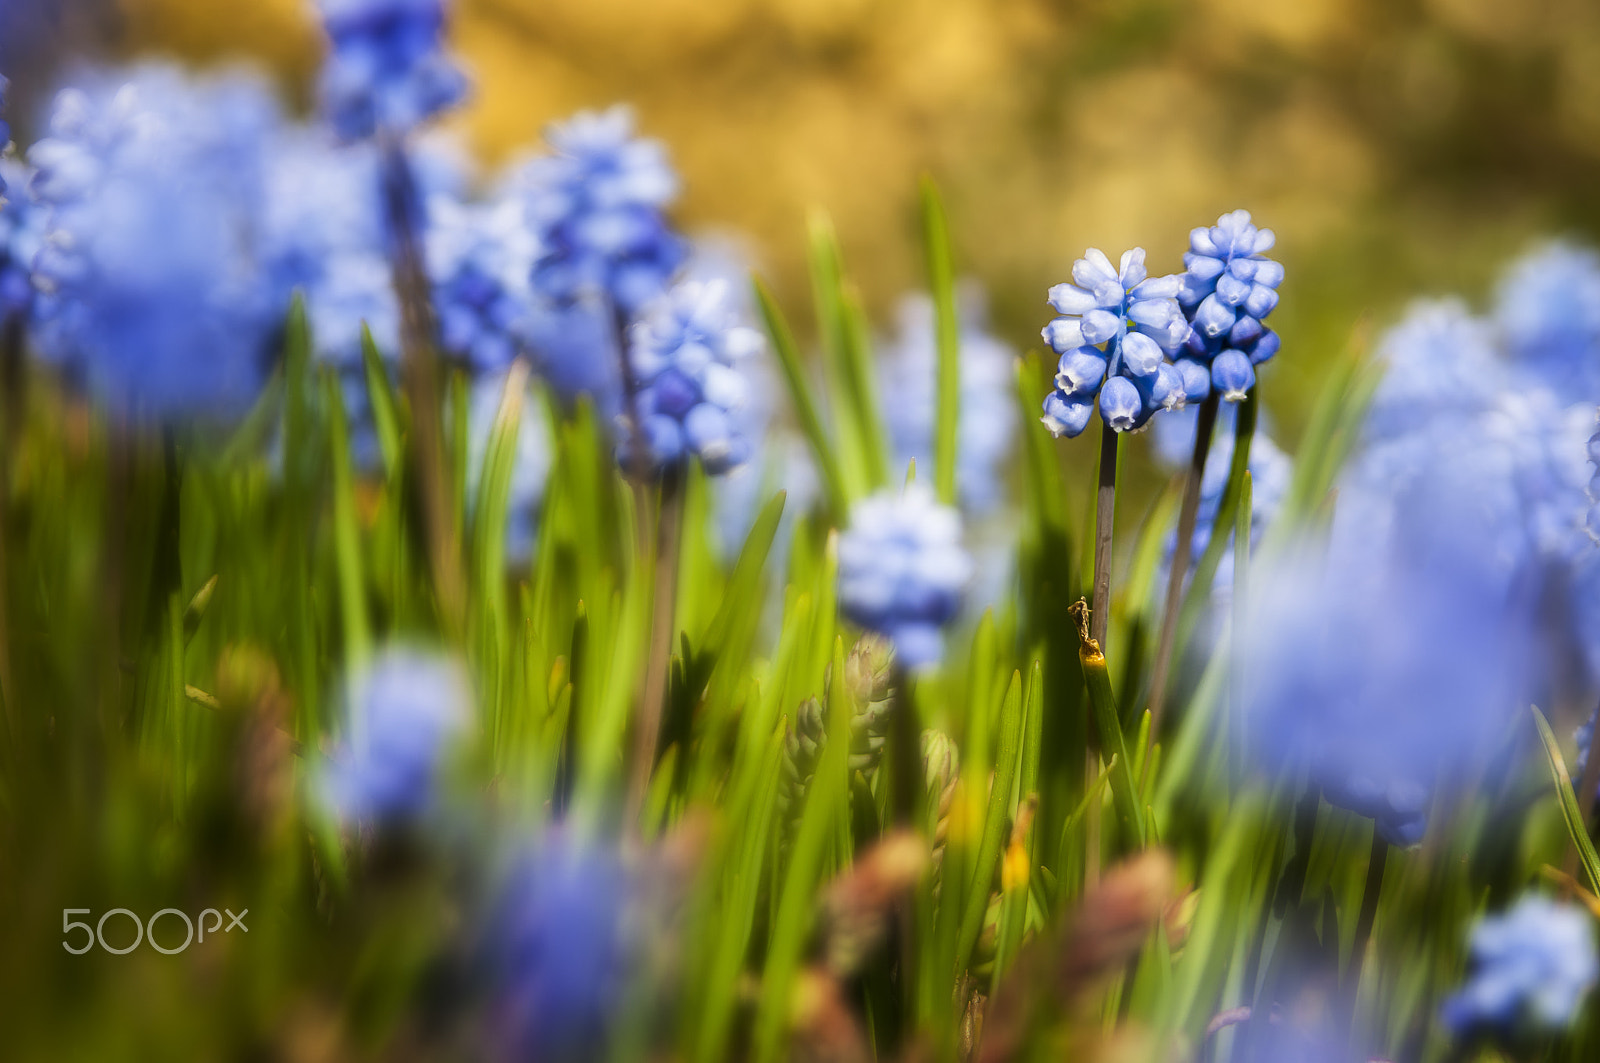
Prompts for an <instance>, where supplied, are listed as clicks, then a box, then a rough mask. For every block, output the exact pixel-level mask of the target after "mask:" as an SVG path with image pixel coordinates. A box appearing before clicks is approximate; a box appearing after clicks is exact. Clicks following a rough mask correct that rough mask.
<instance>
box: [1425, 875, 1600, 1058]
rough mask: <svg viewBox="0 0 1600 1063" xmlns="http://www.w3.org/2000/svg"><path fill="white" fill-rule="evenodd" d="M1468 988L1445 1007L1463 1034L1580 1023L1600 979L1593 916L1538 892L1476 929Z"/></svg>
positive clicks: (1508, 1032) (1447, 1019)
mask: <svg viewBox="0 0 1600 1063" xmlns="http://www.w3.org/2000/svg"><path fill="white" fill-rule="evenodd" d="M1471 953H1472V955H1471V965H1470V971H1469V975H1468V978H1467V983H1466V984H1465V985H1464V986H1462V987H1461V989H1460V991H1459V992H1457V993H1456V994H1455V995H1454V996H1452V997H1451V998H1450V999H1449V1000H1447V1001H1446V1002H1445V1005H1444V1010H1443V1013H1442V1016H1441V1017H1442V1018H1443V1020H1444V1023H1445V1025H1447V1026H1449V1027H1450V1028H1451V1029H1452V1030H1453V1031H1454V1032H1455V1033H1456V1034H1457V1036H1465V1035H1468V1034H1472V1033H1481V1032H1489V1033H1495V1034H1500V1035H1514V1034H1517V1033H1521V1032H1534V1031H1538V1030H1556V1029H1561V1028H1564V1027H1567V1026H1570V1025H1571V1024H1572V1020H1573V1019H1574V1018H1575V1017H1576V1016H1577V1012H1578V1006H1579V1005H1580V1004H1581V1003H1583V998H1584V996H1585V995H1587V993H1588V992H1589V988H1590V986H1592V985H1593V984H1594V981H1595V977H1596V975H1597V974H1600V961H1597V960H1596V957H1595V947H1594V926H1593V922H1592V920H1591V918H1590V916H1589V915H1588V914H1587V913H1586V912H1584V911H1583V910H1582V909H1581V908H1578V907H1577V906H1576V905H1571V904H1558V903H1556V902H1554V901H1551V900H1549V899H1548V898H1546V897H1542V896H1540V895H1538V894H1529V895H1526V896H1524V897H1523V898H1522V899H1521V900H1519V901H1518V902H1517V903H1516V905H1515V906H1514V907H1512V908H1511V910H1510V911H1508V912H1506V913H1504V914H1503V915H1498V916H1492V915H1491V916H1486V917H1484V919H1483V920H1482V921H1480V922H1479V923H1478V925H1477V926H1476V927H1474V928H1473V930H1472V939H1471Z"/></svg>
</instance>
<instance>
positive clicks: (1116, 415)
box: [1040, 247, 1189, 436]
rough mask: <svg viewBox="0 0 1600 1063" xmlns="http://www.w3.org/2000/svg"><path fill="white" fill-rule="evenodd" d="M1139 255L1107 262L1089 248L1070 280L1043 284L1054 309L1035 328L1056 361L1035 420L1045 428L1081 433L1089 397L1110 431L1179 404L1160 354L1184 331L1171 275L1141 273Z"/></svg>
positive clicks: (1180, 388) (1090, 409)
mask: <svg viewBox="0 0 1600 1063" xmlns="http://www.w3.org/2000/svg"><path fill="white" fill-rule="evenodd" d="M1144 259H1145V255H1144V248H1142V247H1136V248H1134V249H1133V250H1131V251H1128V252H1125V253H1124V254H1123V256H1122V260H1121V262H1120V263H1119V264H1118V265H1117V266H1116V267H1113V266H1112V265H1111V260H1110V259H1108V258H1106V256H1105V255H1104V254H1103V253H1102V252H1101V251H1100V250H1098V249H1097V248H1093V247H1091V248H1089V250H1088V251H1086V252H1085V253H1084V257H1083V258H1080V259H1078V261H1077V262H1075V263H1073V266H1072V280H1073V283H1070V284H1069V283H1063V284H1057V285H1056V286H1055V287H1053V288H1051V289H1050V305H1051V306H1053V307H1054V308H1055V310H1056V313H1057V314H1059V315H1060V316H1059V317H1057V318H1055V319H1054V320H1053V321H1051V322H1050V323H1049V324H1048V325H1046V326H1045V327H1044V330H1043V332H1042V333H1041V335H1042V336H1043V337H1044V341H1045V342H1046V343H1048V344H1049V345H1050V348H1051V350H1053V351H1055V352H1056V354H1058V355H1060V356H1061V361H1060V364H1059V365H1058V367H1057V372H1056V389H1055V390H1054V391H1053V392H1051V393H1050V394H1049V395H1048V396H1046V397H1045V400H1044V416H1043V417H1042V418H1040V420H1041V421H1042V422H1043V423H1044V425H1045V427H1046V428H1048V429H1049V430H1050V433H1051V435H1055V436H1063V435H1065V436H1076V435H1078V434H1079V433H1081V432H1082V431H1083V430H1084V428H1086V427H1088V424H1089V419H1090V417H1091V416H1092V415H1093V413H1094V409H1095V406H1096V404H1097V400H1098V406H1099V409H1100V417H1101V420H1103V421H1104V422H1105V423H1106V424H1107V425H1109V426H1110V427H1112V428H1113V429H1115V430H1116V431H1118V432H1126V431H1130V430H1133V429H1137V428H1141V427H1143V426H1144V425H1145V423H1146V422H1147V421H1149V419H1150V418H1151V416H1153V415H1154V414H1155V412H1156V411H1157V410H1163V409H1167V410H1173V409H1181V408H1182V407H1183V405H1184V402H1185V398H1186V395H1185V391H1184V385H1183V379H1182V377H1181V376H1180V375H1179V373H1178V370H1177V369H1176V368H1174V367H1173V366H1172V365H1171V364H1170V363H1169V362H1167V361H1166V357H1167V356H1170V355H1171V354H1172V353H1173V352H1174V351H1176V350H1177V349H1178V347H1179V345H1180V344H1182V343H1183V341H1184V338H1185V337H1186V336H1187V335H1188V333H1189V323H1188V322H1187V321H1185V320H1184V317H1183V311H1182V310H1181V309H1180V308H1179V306H1178V301H1177V299H1176V298H1175V297H1176V296H1177V294H1178V283H1179V282H1178V278H1177V277H1176V276H1167V277H1151V276H1149V275H1148V273H1147V271H1146V269H1145V262H1144Z"/></svg>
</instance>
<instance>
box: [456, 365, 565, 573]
mask: <svg viewBox="0 0 1600 1063" xmlns="http://www.w3.org/2000/svg"><path fill="white" fill-rule="evenodd" d="M506 378H507V374H506V373H505V372H503V371H502V372H495V373H486V374H483V375H481V376H479V377H477V379H475V380H474V381H473V383H472V394H471V395H470V396H469V399H468V411H467V416H468V424H467V504H468V507H469V509H472V510H474V511H475V510H476V508H477V498H478V485H479V483H480V482H481V481H482V479H483V460H484V456H485V455H486V454H487V453H488V450H489V436H490V433H491V432H492V431H493V429H494V422H495V418H496V417H497V416H498V415H499V413H500V403H501V401H502V399H503V397H504V395H505V388H506ZM550 449H551V445H550V425H549V421H548V419H547V418H546V416H545V411H544V403H543V402H541V401H540V396H539V395H538V394H537V392H535V391H534V390H533V389H532V388H531V387H530V388H528V390H527V394H526V395H524V396H523V403H522V417H521V420H520V421H519V422H518V424H517V443H516V451H515V458H514V459H513V462H512V466H511V490H510V495H509V499H508V512H507V521H506V559H507V560H508V561H510V562H511V563H512V564H514V565H525V564H527V563H528V562H529V561H530V560H531V559H532V557H533V546H534V540H535V533H536V532H537V531H538V527H539V511H540V508H541V507H542V506H543V504H544V489H545V482H546V480H547V479H548V478H549V475H550Z"/></svg>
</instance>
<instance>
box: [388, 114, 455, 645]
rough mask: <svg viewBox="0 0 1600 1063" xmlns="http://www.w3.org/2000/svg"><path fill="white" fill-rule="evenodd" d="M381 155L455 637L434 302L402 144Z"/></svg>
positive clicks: (434, 541) (415, 444) (408, 369)
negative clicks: (424, 266)
mask: <svg viewBox="0 0 1600 1063" xmlns="http://www.w3.org/2000/svg"><path fill="white" fill-rule="evenodd" d="M383 156H384V168H383V198H384V204H385V209H386V210H387V212H388V215H389V228H390V231H391V233H392V234H393V239H394V255H393V259H392V262H391V268H392V270H393V274H394V289H395V294H396V295H397V296H398V297H399V301H400V375H401V381H402V384H403V386H404V388H405V392H406V398H407V399H408V400H409V402H410V405H411V431H410V433H409V434H410V438H411V447H412V460H413V461H414V462H415V463H416V469H417V479H418V487H419V491H420V494H421V502H422V514H423V532H424V534H425V535H426V537H427V543H428V561H429V565H430V567H431V568H432V570H433V588H434V594H435V595H436V596H437V598H438V605H439V614H440V619H441V621H442V623H443V624H444V627H445V630H446V632H447V633H448V634H449V635H450V636H451V637H452V638H453V637H458V636H459V635H460V633H461V632H462V630H463V628H464V623H465V613H466V588H465V579H464V577H463V575H462V571H461V544H460V542H459V541H458V539H457V532H456V523H455V521H454V520H453V519H452V517H451V512H450V507H451V501H450V500H451V499H452V498H453V497H454V496H453V494H452V492H451V484H450V463H449V462H448V461H446V460H445V456H444V436H443V432H442V429H441V426H440V416H439V409H440V395H441V394H442V391H443V388H442V382H441V380H440V372H439V359H438V354H437V352H436V351H435V350H434V321H433V300H432V297H431V294H430V292H429V287H428V278H427V274H426V273H425V272H424V270H423V265H422V244H421V240H420V238H419V236H418V234H417V227H416V223H417V212H418V210H419V209H420V201H419V199H418V195H417V186H416V177H415V175H414V174H413V173H412V171H411V162H410V160H409V159H408V158H407V157H406V152H405V146H404V144H403V143H401V141H399V140H398V139H394V138H389V139H386V140H385V142H384V152H383Z"/></svg>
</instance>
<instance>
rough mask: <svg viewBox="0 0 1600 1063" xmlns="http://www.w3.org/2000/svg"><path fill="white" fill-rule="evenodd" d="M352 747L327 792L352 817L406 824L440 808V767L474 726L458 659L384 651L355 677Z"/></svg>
mask: <svg viewBox="0 0 1600 1063" xmlns="http://www.w3.org/2000/svg"><path fill="white" fill-rule="evenodd" d="M348 689H349V691H350V699H349V700H350V704H349V707H348V708H349V719H348V724H347V728H348V729H347V735H348V738H347V746H346V749H345V750H344V751H343V755H342V756H338V757H336V758H334V759H333V761H332V763H331V766H330V771H329V774H328V776H327V779H326V780H325V788H324V793H325V796H326V798H327V800H328V802H329V804H330V805H331V807H332V808H333V810H334V811H335V813H337V814H338V816H339V817H340V818H341V819H343V820H345V821H362V822H371V823H378V824H401V823H406V822H410V821H414V820H416V819H417V818H419V817H421V816H422V815H423V814H424V813H426V812H427V811H428V810H429V809H430V808H432V807H433V803H434V798H435V789H436V783H437V778H438V775H439V770H440V766H441V764H442V763H443V761H444V758H445V756H446V754H447V753H448V752H449V751H450V744H451V741H452V740H453V739H454V738H456V737H458V736H459V735H460V734H461V733H462V732H463V731H464V730H465V729H466V726H467V723H468V714H469V711H470V705H471V693H470V688H469V686H468V684H467V679H466V675H465V673H463V672H462V670H461V668H460V667H459V666H458V665H457V664H456V663H455V662H454V661H453V660H451V659H450V658H447V657H443V656H440V655H438V654H435V653H430V652H426V651H421V650H413V649H404V648H391V649H387V650H385V651H383V652H382V653H381V655H379V656H378V657H377V658H376V659H375V660H373V661H372V662H371V663H370V664H368V665H367V666H366V667H365V668H364V669H362V671H361V672H360V674H358V675H356V676H355V677H354V678H353V679H352V680H351V682H350V686H349V688H348Z"/></svg>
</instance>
